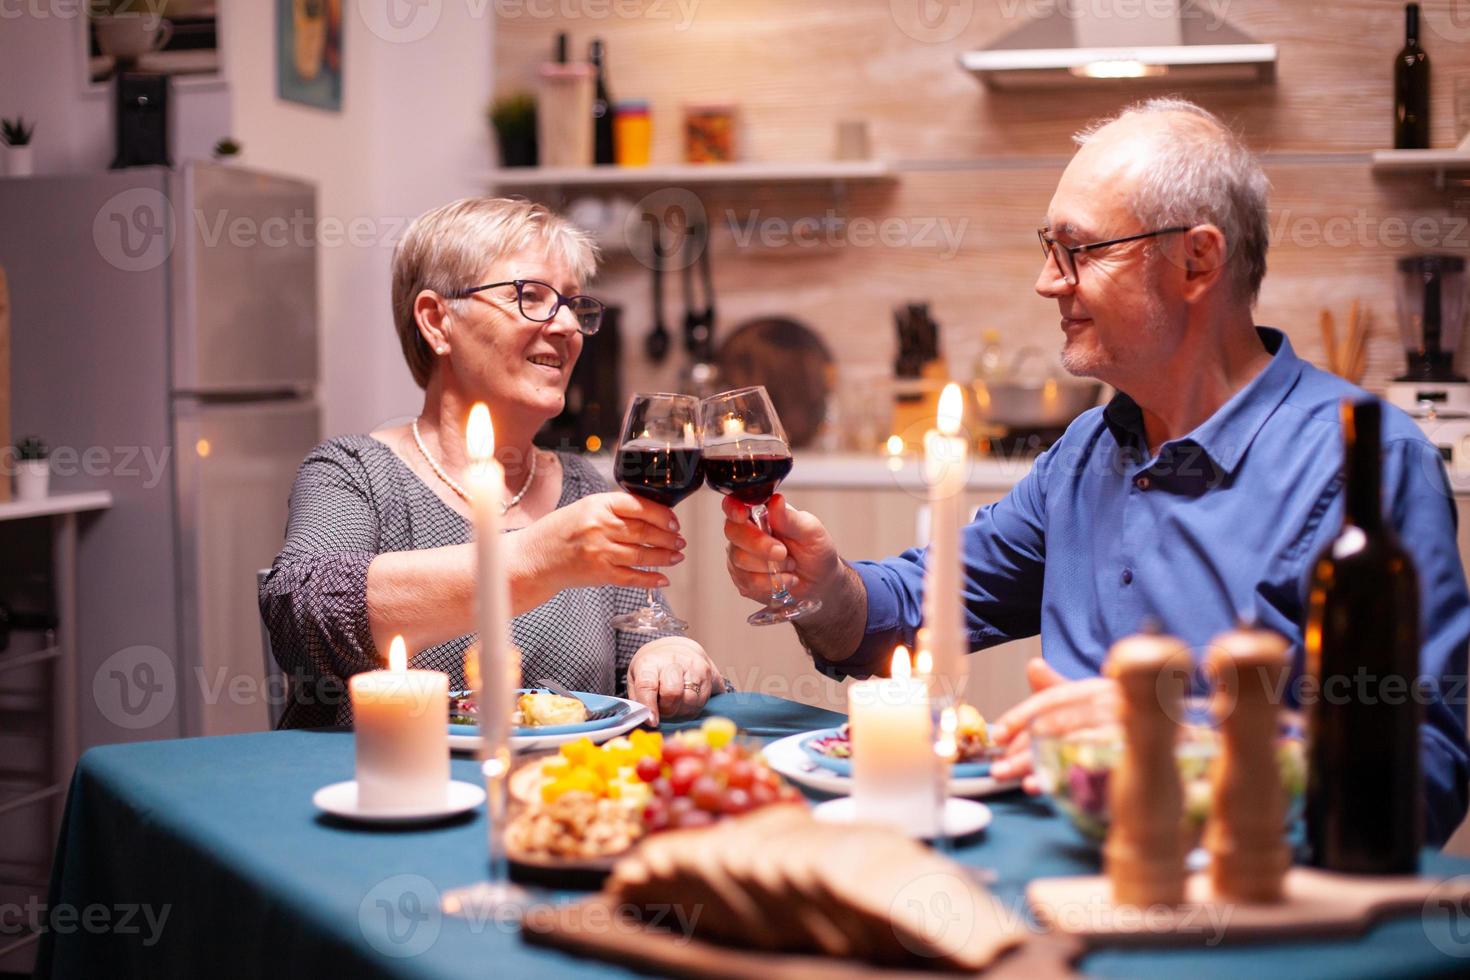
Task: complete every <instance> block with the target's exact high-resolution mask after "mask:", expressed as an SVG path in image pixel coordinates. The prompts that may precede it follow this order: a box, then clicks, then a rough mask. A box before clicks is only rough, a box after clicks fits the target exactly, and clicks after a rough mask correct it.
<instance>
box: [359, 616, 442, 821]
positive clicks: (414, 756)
mask: <svg viewBox="0 0 1470 980" xmlns="http://www.w3.org/2000/svg"><path fill="white" fill-rule="evenodd" d="M407 667H408V651H407V648H406V647H405V646H404V644H403V637H401V636H395V637H394V638H393V643H392V644H391V646H390V647H389V650H388V669H387V670H373V671H368V672H366V673H362V674H354V675H353V676H352V678H351V680H350V681H349V682H348V688H349V690H350V691H351V695H352V719H353V726H352V727H353V731H354V737H353V743H354V745H355V746H356V752H357V804H358V806H359V807H361V808H362V809H364V810H375V811H391V810H423V809H432V808H435V807H442V806H444V804H445V800H446V799H447V796H446V794H447V792H448V788H449V675H448V674H445V673H443V672H441V671H437V670H408V669H407Z"/></svg>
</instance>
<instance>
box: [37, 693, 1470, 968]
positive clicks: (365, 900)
mask: <svg viewBox="0 0 1470 980" xmlns="http://www.w3.org/2000/svg"><path fill="white" fill-rule="evenodd" d="M713 715H720V716H724V717H727V718H730V719H732V720H734V721H735V722H736V724H737V725H738V726H739V728H740V729H741V731H742V733H743V736H742V737H745V738H748V739H750V740H752V741H759V742H766V741H769V740H771V739H774V738H777V737H781V736H786V735H791V734H795V733H799V732H804V731H809V730H813V729H821V728H827V727H830V726H832V725H835V724H840V723H841V722H842V720H843V716H841V715H840V714H837V713H835V712H832V711H828V710H825V709H821V708H816V707H811V706H808V705H804V704H799V703H797V702H794V701H789V700H784V699H781V698H777V697H772V696H768V695H763V694H759V693H751V692H745V693H731V694H724V695H720V696H717V697H714V698H711V699H710V701H709V702H708V704H707V705H706V706H705V708H704V713H703V716H713ZM700 723H701V719H700V718H695V719H690V720H686V721H683V722H671V721H665V723H664V724H663V726H662V730H663V731H665V732H668V731H670V730H675V729H679V728H684V727H688V726H691V725H698V724H700ZM353 765H354V760H353V736H352V733H351V732H350V731H347V730H342V729H333V730H296V731H275V732H260V733H253V734H243V735H224V736H213V737H204V738H186V739H176V740H166V741H153V742H141V743H132V744H122V745H108V746H100V747H97V748H93V749H90V750H89V751H87V752H86V753H85V754H84V755H83V756H82V757H81V759H80V761H79V763H78V765H77V767H76V770H75V773H74V775H73V778H72V781H71V786H70V795H69V797H68V800H67V804H66V810H65V815H64V820H63V824H62V827H61V832H60V839H59V844H58V850H57V854H56V860H55V865H54V867H53V871H52V878H51V886H50V897H49V908H50V917H49V924H48V926H47V927H46V929H45V930H44V932H43V935H42V937H41V942H40V946H39V952H38V962H37V976H40V977H46V976H51V977H77V978H94V977H102V976H129V977H195V976H231V977H235V976H239V977H269V978H270V980H288V978H293V977H322V976H351V977H398V978H406V980H407V978H412V980H465V978H468V977H479V976H506V977H527V978H530V977H553V976H587V977H628V976H637V975H639V974H637V973H634V972H632V971H630V970H628V969H625V968H623V967H619V966H616V965H613V964H609V963H605V962H601V961H597V960H592V959H583V958H578V957H576V956H573V955H569V954H567V953H563V952H560V951H558V950H555V949H550V948H545V947H543V946H537V945H532V944H530V943H528V942H526V941H525V940H524V939H523V937H522V936H521V934H520V930H519V927H518V925H517V923H516V921H515V920H514V918H513V917H509V916H491V917H480V918H462V917H459V916H454V915H449V914H446V913H444V912H442V911H441V910H440V899H441V897H442V896H443V895H444V894H445V893H446V892H448V891H450V890H451V889H455V888H459V887H460V886H464V885H467V884H471V883H474V882H476V881H479V880H482V879H484V877H485V875H486V869H487V855H488V850H487V826H486V815H485V807H484V806H483V805H482V806H480V807H478V808H477V809H476V810H475V811H473V812H472V813H470V814H467V815H465V816H462V817H459V818H456V819H452V820H449V821H447V822H443V823H437V824H429V825H409V826H368V825H359V824H352V823H345V822H342V821H340V820H338V819H337V818H333V817H330V816H327V815H326V814H324V813H322V812H320V811H318V810H317V809H316V807H315V806H314V805H313V803H312V795H313V793H314V792H315V791H316V790H317V789H319V788H320V787H322V786H325V785H327V784H330V783H335V782H338V781H341V780H347V779H351V778H352V775H353ZM452 776H453V778H455V779H458V780H464V781H468V782H476V781H478V780H479V779H480V778H481V777H480V775H479V766H478V763H477V762H476V760H475V759H474V758H473V757H471V756H456V757H455V759H454V761H453V764H452ZM984 802H985V803H986V805H987V806H988V807H989V808H990V809H991V811H992V813H993V820H992V822H991V823H990V825H989V826H988V827H987V828H986V829H985V830H984V832H983V833H981V834H980V835H979V836H978V837H977V838H975V839H973V840H967V841H960V842H954V843H952V845H951V846H950V848H949V849H950V851H951V853H952V856H953V858H954V859H955V860H956V861H958V862H960V863H961V864H964V865H967V866H970V867H973V868H975V869H977V874H978V875H979V876H980V877H981V878H982V880H984V881H985V882H986V883H987V885H988V887H989V888H990V889H991V890H992V892H993V893H994V895H995V896H996V898H997V899H999V900H1000V901H1001V902H1003V903H1006V904H1007V905H1008V906H1010V907H1013V908H1015V909H1016V910H1017V911H1018V914H1021V915H1023V916H1024V915H1026V913H1025V911H1024V897H1023V896H1024V889H1025V887H1026V884H1027V882H1029V881H1031V880H1032V879H1035V878H1037V877H1041V876H1052V875H1078V874H1092V873H1097V872H1098V870H1099V868H1100V858H1099V854H1098V849H1097V847H1096V845H1095V844H1091V843H1089V842H1088V841H1086V840H1085V839H1084V838H1083V837H1082V836H1081V835H1080V834H1079V833H1078V832H1077V831H1076V830H1075V829H1074V828H1073V827H1072V826H1071V824H1070V823H1069V822H1068V821H1067V820H1066V818H1065V817H1063V816H1062V815H1060V814H1059V813H1058V812H1056V811H1054V809H1053V808H1052V806H1051V804H1050V803H1049V802H1048V801H1047V800H1046V799H1044V798H1037V797H1030V796H1027V795H1025V794H1024V793H1021V792H1019V791H1012V792H1008V793H1003V794H1000V795H996V796H992V797H989V798H987V799H986V800H985V801H984ZM1423 868H1424V871H1425V872H1426V873H1428V874H1434V875H1440V876H1452V875H1459V874H1470V860H1466V859H1463V858H1456V857H1451V856H1448V855H1444V854H1441V853H1438V852H1434V851H1426V852H1425V854H1424V858H1423ZM581 894H586V893H579V892H575V891H571V890H566V889H558V888H545V887H534V888H533V889H532V895H533V897H534V900H535V901H536V902H537V903H548V904H552V905H554V904H556V903H561V902H565V901H568V900H570V899H573V898H575V897H578V895H581ZM1467 911H1470V910H1461V911H1460V912H1458V913H1456V912H1455V911H1454V910H1448V911H1446V910H1442V909H1438V908H1426V909H1423V910H1420V911H1418V912H1416V913H1414V914H1410V915H1402V916H1397V917H1392V918H1387V919H1383V920H1381V921H1378V922H1377V923H1375V924H1373V925H1372V926H1371V927H1370V928H1368V929H1367V931H1365V932H1362V933H1360V934H1355V935H1346V936H1339V937H1334V938H1294V939H1290V940H1283V941H1275V942H1270V943H1259V944H1250V945H1244V944H1242V945H1233V944H1231V943H1229V942H1225V943H1222V944H1219V945H1216V946H1213V947H1211V946H1206V945H1203V944H1202V943H1201V944H1196V945H1190V946H1153V947H1145V946H1130V947H1127V948H1098V949H1094V950H1092V951H1090V952H1087V953H1085V954H1084V955H1082V956H1081V957H1080V958H1079V959H1077V960H1075V961H1074V963H1073V968H1074V969H1075V970H1076V971H1077V972H1078V973H1080V974H1083V975H1088V976H1106V977H1133V978H1141V977H1190V978H1191V980H1207V978H1211V977H1242V976H1259V977H1266V976H1291V977H1332V978H1335V980H1345V978H1353V977H1363V978H1369V977H1373V978H1378V977H1385V976H1396V977H1408V976H1466V975H1470V934H1467V933H1470V929H1467V926H1470V915H1467V914H1466V912H1467ZM777 914H779V913H777ZM1028 921H1030V922H1031V925H1032V927H1033V928H1034V929H1037V930H1038V931H1039V927H1037V926H1035V923H1034V920H1028Z"/></svg>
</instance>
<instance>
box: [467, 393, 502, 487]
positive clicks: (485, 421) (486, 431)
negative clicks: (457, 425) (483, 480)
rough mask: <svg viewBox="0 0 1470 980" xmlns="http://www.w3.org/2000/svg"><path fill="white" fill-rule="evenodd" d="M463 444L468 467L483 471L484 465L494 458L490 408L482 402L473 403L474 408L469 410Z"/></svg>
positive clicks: (493, 432)
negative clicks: (468, 458)
mask: <svg viewBox="0 0 1470 980" xmlns="http://www.w3.org/2000/svg"><path fill="white" fill-rule="evenodd" d="M464 444H465V451H466V452H467V453H469V457H470V465H472V466H474V467H475V469H476V470H477V471H483V470H484V468H485V466H486V464H488V463H489V462H490V460H492V459H494V458H495V425H494V424H493V423H492V422H491V421H490V406H488V405H486V404H485V403H484V402H475V407H474V408H472V409H470V420H469V422H468V424H466V425H465V430H464Z"/></svg>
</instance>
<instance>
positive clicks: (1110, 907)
mask: <svg viewBox="0 0 1470 980" xmlns="http://www.w3.org/2000/svg"><path fill="white" fill-rule="evenodd" d="M1285 889H1286V901H1284V902H1282V903H1280V904H1277V905H1258V904H1251V903H1245V902H1228V903H1227V902H1224V901H1220V900H1217V899H1215V898H1214V896H1213V895H1212V894H1211V891H1210V882H1209V878H1208V877H1207V876H1206V875H1204V874H1194V875H1191V876H1190V878H1189V882H1188V884H1187V886H1186V892H1185V894H1186V897H1187V901H1186V903H1185V904H1184V905H1181V906H1179V907H1178V908H1164V907H1160V906H1156V907H1153V908H1149V909H1144V910H1139V909H1138V908H1137V907H1133V906H1126V907H1118V906H1115V905H1114V904H1113V900H1112V886H1111V884H1110V883H1109V881H1108V879H1107V878H1106V877H1104V876H1102V875H1091V876H1088V877H1079V878H1038V879H1037V880H1035V881H1033V882H1031V884H1030V885H1029V886H1027V888H1026V900H1027V901H1028V902H1030V904H1031V910H1032V912H1034V913H1035V915H1036V918H1037V920H1038V921H1040V922H1041V923H1043V924H1045V925H1048V926H1050V927H1051V928H1052V929H1053V930H1055V931H1056V932H1058V933H1061V934H1064V935H1071V936H1075V937H1077V938H1079V939H1081V940H1082V941H1084V942H1085V943H1087V944H1088V945H1089V946H1122V945H1211V946H1213V945H1215V944H1216V943H1217V942H1222V943H1231V944H1234V943H1242V942H1256V941H1260V940H1264V939H1272V938H1276V939H1284V938H1288V937H1292V936H1333V935H1336V936H1341V935H1353V934H1356V933H1360V932H1363V931H1364V930H1366V929H1367V928H1368V927H1369V926H1370V925H1371V924H1372V923H1373V921H1374V920H1376V919H1379V918H1382V917H1384V916H1387V915H1391V914H1393V913H1409V914H1415V915H1417V914H1420V912H1421V911H1422V910H1423V908H1424V903H1425V902H1426V901H1427V900H1429V898H1430V897H1431V895H1433V896H1434V898H1435V900H1436V902H1438V901H1439V900H1441V899H1442V900H1444V901H1446V902H1450V903H1457V904H1459V905H1461V906H1463V903H1465V902H1466V901H1467V900H1470V876H1466V875H1462V876H1460V877H1458V878H1451V879H1449V880H1448V881H1440V880H1438V879H1435V878H1420V877H1414V876H1403V877H1367V876H1360V875H1343V874H1334V873H1332V872H1329V871H1319V870H1317V869H1315V868H1292V869H1291V870H1290V871H1288V872H1287V873H1286V885H1285Z"/></svg>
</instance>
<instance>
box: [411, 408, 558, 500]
mask: <svg viewBox="0 0 1470 980" xmlns="http://www.w3.org/2000/svg"><path fill="white" fill-rule="evenodd" d="M413 441H414V442H415V443H416V444H417V445H418V447H419V452H421V453H423V454H424V460H425V461H426V462H428V464H429V469H431V470H433V471H434V475H435V476H437V477H438V478H439V479H441V480H443V481H444V485H445V486H447V487H449V489H451V490H453V491H454V492H455V493H457V494H459V496H460V498H461V499H463V500H464V501H465V502H466V503H471V502H472V501H471V500H470V495H469V494H468V493H465V489H464V487H462V486H460V485H459V484H458V483H456V482H454V480H452V479H450V477H449V474H448V473H445V472H444V468H443V467H442V466H440V465H439V461H438V460H437V459H435V458H434V457H433V456H432V455H430V454H429V447H427V446H425V445H424V438H423V436H421V435H419V420H418V419H414V420H413ZM535 479H536V448H535V447H534V446H533V447H531V465H530V466H529V467H527V469H526V482H525V483H523V484H521V489H520V492H519V493H517V494H516V495H515V496H514V497H511V498H510V499H509V500H502V501H501V502H500V513H502V514H507V513H509V512H510V509H511V508H512V507H514V506H515V505H516V504H518V503H520V502H521V498H522V497H524V496H525V495H526V491H527V490H529V489H531V483H532V481H533V480H535Z"/></svg>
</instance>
